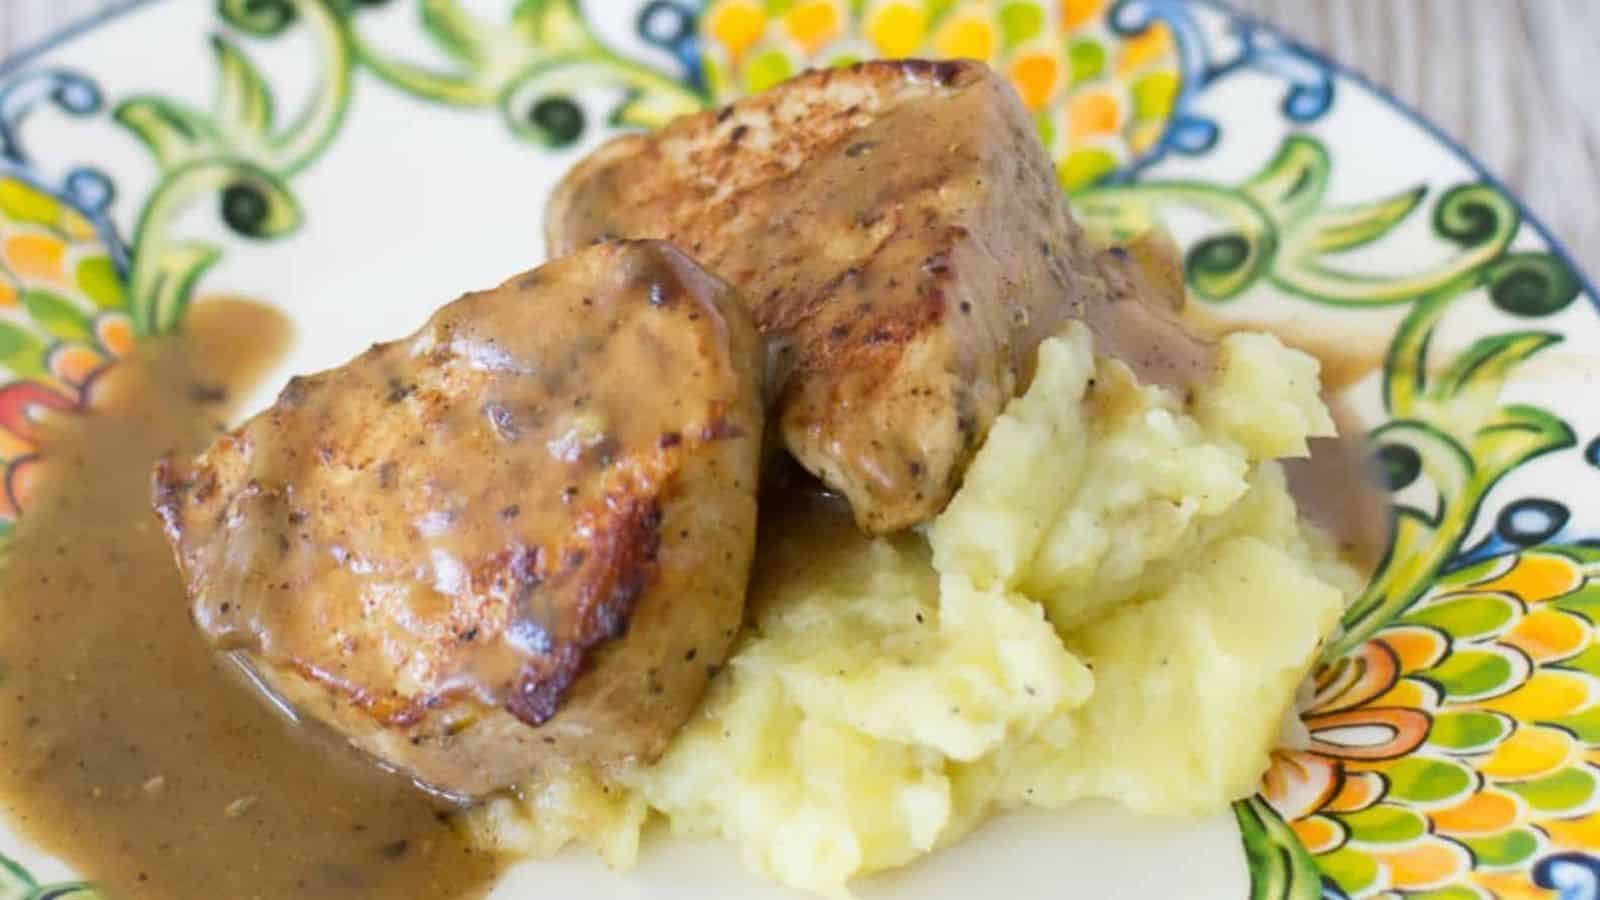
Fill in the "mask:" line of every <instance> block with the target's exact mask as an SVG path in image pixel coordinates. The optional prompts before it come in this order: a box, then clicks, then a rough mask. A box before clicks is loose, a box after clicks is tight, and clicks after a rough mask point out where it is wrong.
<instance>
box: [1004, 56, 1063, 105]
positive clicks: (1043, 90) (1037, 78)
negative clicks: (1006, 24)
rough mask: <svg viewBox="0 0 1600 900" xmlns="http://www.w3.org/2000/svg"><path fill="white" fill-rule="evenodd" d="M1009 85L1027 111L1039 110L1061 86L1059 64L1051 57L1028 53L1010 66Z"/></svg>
mask: <svg viewBox="0 0 1600 900" xmlns="http://www.w3.org/2000/svg"><path fill="white" fill-rule="evenodd" d="M1010 75H1011V83H1012V84H1013V85H1014V86H1016V89H1017V93H1018V94H1020V95H1021V96H1022V102H1023V104H1024V105H1026V106H1027V107H1028V108H1029V109H1039V108H1041V107H1043V106H1044V105H1045V104H1047V103H1049V102H1050V99H1051V98H1052V97H1054V96H1055V93H1056V88H1057V87H1058V86H1060V84H1061V64H1060V63H1059V62H1057V61H1056V58H1055V57H1053V56H1048V55H1046V54H1043V53H1030V54H1028V55H1026V56H1020V57H1018V58H1017V59H1016V61H1015V62H1013V63H1012V64H1011V72H1010Z"/></svg>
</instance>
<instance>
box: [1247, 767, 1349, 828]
mask: <svg viewBox="0 0 1600 900" xmlns="http://www.w3.org/2000/svg"><path fill="white" fill-rule="evenodd" d="M1338 787H1339V767H1338V764H1337V763H1335V762H1334V761H1333V760H1330V759H1327V758H1325V757H1322V756H1318V755H1316V754H1315V753H1306V752H1304V751H1301V750H1275V751H1273V753H1272V764H1271V765H1270V766H1268V767H1267V774H1266V775H1264V776H1262V779H1261V793H1262V795H1263V796H1265V797H1266V798H1267V802H1268V803H1270V804H1272V808H1273V809H1276V810H1277V811H1278V814H1279V815H1281V816H1283V817H1284V818H1285V819H1288V820H1290V821H1293V820H1295V819H1299V818H1302V817H1304V816H1308V815H1310V814H1312V813H1314V812H1316V811H1317V810H1319V809H1321V808H1322V807H1323V806H1324V805H1326V804H1327V802H1328V798H1329V797H1331V796H1333V792H1334V791H1335V790H1336V789H1337V788H1338Z"/></svg>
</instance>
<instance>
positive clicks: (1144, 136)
mask: <svg viewBox="0 0 1600 900" xmlns="http://www.w3.org/2000/svg"><path fill="white" fill-rule="evenodd" d="M1166 130H1167V123H1166V122H1141V123H1139V124H1138V125H1135V126H1134V128H1133V133H1132V134H1130V135H1128V145H1129V146H1130V147H1132V148H1133V152H1135V153H1143V152H1145V151H1146V150H1149V149H1150V148H1151V147H1153V146H1155V143H1156V141H1159V140H1161V134H1162V132H1164V131H1166Z"/></svg>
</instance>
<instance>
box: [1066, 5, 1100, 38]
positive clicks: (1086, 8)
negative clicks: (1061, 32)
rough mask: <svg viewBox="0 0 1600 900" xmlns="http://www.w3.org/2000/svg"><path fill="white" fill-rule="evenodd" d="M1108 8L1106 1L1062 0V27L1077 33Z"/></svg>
mask: <svg viewBox="0 0 1600 900" xmlns="http://www.w3.org/2000/svg"><path fill="white" fill-rule="evenodd" d="M1105 8H1106V0H1061V27H1062V28H1064V29H1066V30H1068V31H1075V30H1077V29H1079V28H1082V27H1083V26H1084V25H1086V24H1088V23H1089V20H1090V19H1093V18H1094V17H1095V16H1097V15H1099V14H1100V11H1101V10H1103V9H1105Z"/></svg>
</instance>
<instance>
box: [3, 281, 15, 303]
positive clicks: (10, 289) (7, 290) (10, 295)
mask: <svg viewBox="0 0 1600 900" xmlns="http://www.w3.org/2000/svg"><path fill="white" fill-rule="evenodd" d="M16 305H17V286H16V285H14V284H12V283H11V282H10V281H7V280H6V279H4V278H0V306H16Z"/></svg>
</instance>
